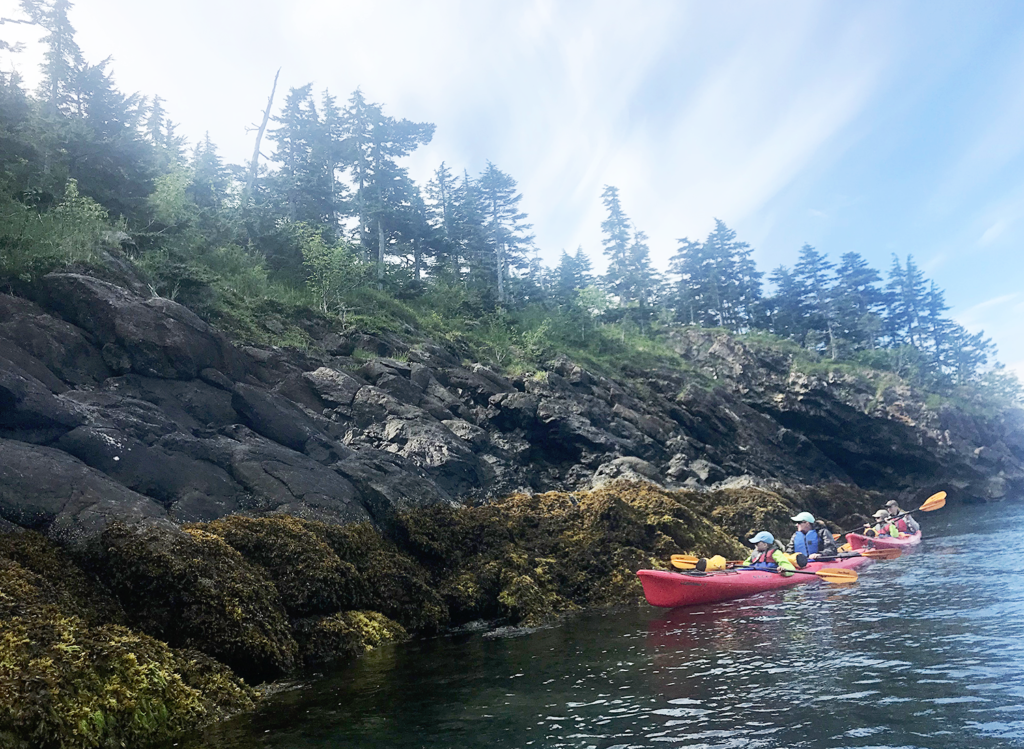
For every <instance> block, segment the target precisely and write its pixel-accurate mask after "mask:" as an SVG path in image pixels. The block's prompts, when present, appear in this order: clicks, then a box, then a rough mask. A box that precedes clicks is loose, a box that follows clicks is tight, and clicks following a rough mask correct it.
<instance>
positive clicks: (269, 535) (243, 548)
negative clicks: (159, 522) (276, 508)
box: [190, 515, 366, 617]
mask: <svg viewBox="0 0 1024 749" xmlns="http://www.w3.org/2000/svg"><path fill="white" fill-rule="evenodd" d="M190 527H191V528H194V529H197V530H203V531H206V532H208V533H212V534H214V535H216V536H219V537H220V538H222V539H224V540H225V541H226V542H227V543H228V545H230V546H231V547H232V548H233V549H235V550H236V551H238V552H239V553H240V554H241V555H242V556H243V557H244V558H245V560H246V561H247V562H249V563H250V564H252V565H256V566H259V567H261V568H262V569H263V570H264V572H265V573H266V574H267V576H268V577H269V578H270V579H271V580H273V581H274V585H275V586H276V587H277V591H278V593H279V594H280V596H281V601H282V603H283V604H284V607H285V609H286V610H287V611H288V614H289V616H292V617H308V616H311V615H314V614H329V613H333V612H335V611H339V610H340V609H343V608H354V607H356V606H358V605H359V604H360V603H362V602H365V599H366V591H365V583H364V582H363V579H362V576H361V575H360V574H359V571H358V570H357V569H356V567H355V565H354V564H352V563H351V562H346V561H343V560H342V559H340V558H339V557H338V555H337V553H335V551H334V549H332V548H331V546H330V544H329V543H328V542H327V541H326V540H325V538H326V537H327V536H328V534H327V532H326V528H327V526H326V525H325V524H323V523H318V522H313V521H308V520H300V519H299V518H295V517H291V516H287V515H274V516H270V517H262V518H247V517H241V516H238V515H235V516H231V517H226V518H222V519H220V520H216V521H214V522H212V523H205V524H203V525H193V526H190Z"/></svg>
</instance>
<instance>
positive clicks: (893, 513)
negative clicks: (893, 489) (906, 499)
mask: <svg viewBox="0 0 1024 749" xmlns="http://www.w3.org/2000/svg"><path fill="white" fill-rule="evenodd" d="M885 509H886V511H888V513H889V517H892V518H895V517H898V516H900V515H903V517H901V518H900V519H899V520H897V521H896V527H897V528H899V529H900V531H902V532H903V533H917V532H918V531H919V530H921V526H920V525H919V524H918V522H917V521H916V520H914V516H913V515H911V514H910V513H909V512H908V513H907V514H905V515H904V514H903V510H901V509H900V503H899V502H897V501H896V500H895V499H890V500H889V501H888V502H886V503H885Z"/></svg>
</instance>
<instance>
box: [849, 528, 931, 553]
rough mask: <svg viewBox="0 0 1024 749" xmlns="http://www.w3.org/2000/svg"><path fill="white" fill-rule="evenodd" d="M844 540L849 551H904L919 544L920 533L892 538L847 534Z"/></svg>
mask: <svg viewBox="0 0 1024 749" xmlns="http://www.w3.org/2000/svg"><path fill="white" fill-rule="evenodd" d="M846 540H847V542H849V544H850V548H851V549H904V548H906V547H907V546H917V545H918V544H919V543H921V531H918V532H917V533H911V534H908V535H904V536H900V537H899V538H893V537H892V536H862V535H861V534H860V533H847V534H846Z"/></svg>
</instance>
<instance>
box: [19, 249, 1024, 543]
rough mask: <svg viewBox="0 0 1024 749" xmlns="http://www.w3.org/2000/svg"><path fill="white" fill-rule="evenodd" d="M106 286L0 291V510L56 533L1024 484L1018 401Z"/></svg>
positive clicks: (124, 283)
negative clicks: (596, 360) (641, 495)
mask: <svg viewBox="0 0 1024 749" xmlns="http://www.w3.org/2000/svg"><path fill="white" fill-rule="evenodd" d="M108 278H111V274H108ZM113 281H116V282H112V281H111V280H100V279H99V278H95V277H91V276H87V275H82V274H76V273H52V274H50V275H47V276H45V277H44V278H42V279H40V280H39V281H38V282H36V283H33V284H30V285H26V286H24V287H21V288H19V289H18V291H19V295H17V296H16V295H12V294H2V295H0V518H2V521H0V522H8V523H12V524H15V525H18V526H22V527H26V528H31V529H35V530H38V531H41V532H43V533H45V534H47V535H49V536H50V537H52V538H55V539H59V540H70V539H74V538H78V537H88V536H90V535H95V534H96V533H97V532H99V531H100V530H101V529H102V528H103V527H105V526H106V524H107V523H109V522H110V520H111V519H113V518H119V519H123V520H141V521H145V522H146V523H157V524H160V523H167V524H171V523H179V524H180V523H184V522H195V521H210V520H214V519H216V518H219V517H222V516H226V515H231V514H236V513H244V514H249V515H263V514H269V513H287V514H291V515H295V516H298V517H301V518H306V519H312V520H320V521H324V522H327V523H348V522H352V521H361V520H370V521H373V522H374V523H376V524H378V525H379V524H381V523H385V522H386V521H387V518H388V517H389V516H391V515H392V514H394V513H395V512H397V511H403V510H408V509H412V508H416V507H423V506H429V505H435V504H453V503H458V502H460V501H465V500H468V499H479V498H486V497H496V496H502V495H507V494H509V493H512V492H516V491H527V492H535V491H546V490H553V489H566V490H576V489H585V488H591V487H596V486H600V485H602V484H604V483H606V482H607V481H608V480H610V479H614V478H617V477H627V478H630V477H631V478H643V479H646V480H650V481H654V482H657V483H660V484H662V485H665V486H667V487H670V488H672V487H680V488H689V489H702V488H711V487H727V486H737V485H763V486H768V487H773V488H776V489H781V488H784V487H795V486H800V485H812V484H821V483H836V482H838V483H844V484H850V485H856V486H859V487H861V488H865V489H872V490H879V491H883V492H892V493H903V494H905V495H907V494H909V495H914V496H916V495H917V494H923V493H927V492H928V491H929V490H931V489H932V488H933V487H935V486H941V487H942V488H946V489H949V490H951V494H952V495H953V496H954V498H960V499H963V500H968V501H979V500H983V501H988V500H998V499H1001V498H1003V497H1005V496H1007V495H1010V494H1012V493H1014V492H1020V490H1021V488H1022V487H1024V418H1022V412H1021V411H1020V410H1017V409H1014V410H1010V411H1007V412H1004V413H1001V414H997V415H993V416H978V415H972V414H969V413H966V412H965V411H963V410H959V409H957V408H954V407H952V406H940V407H928V406H926V405H925V399H924V397H923V396H922V395H920V394H918V393H915V392H913V391H912V390H911V389H910V388H908V387H906V386H905V385H903V384H901V383H899V382H898V381H895V380H893V379H892V378H891V376H890V377H888V378H887V377H886V376H883V375H881V374H872V373H868V375H866V376H865V375H863V374H859V375H856V376H854V375H843V374H834V373H833V374H828V375H820V376H814V375H807V374H801V373H799V372H795V371H794V370H793V367H792V362H791V361H790V360H789V358H788V357H787V356H786V355H785V354H782V353H780V352H779V351H778V350H773V349H770V348H765V349H761V350H758V349H757V348H754V347H751V346H749V345H745V344H743V343H741V342H739V341H737V340H735V339H733V338H731V337H729V336H728V335H726V334H724V333H714V332H708V331H700V330H693V329H680V330H679V331H677V332H676V333H675V334H674V335H673V336H672V339H671V343H672V345H673V347H674V348H675V349H676V351H678V352H679V353H680V354H681V355H682V357H683V358H684V360H685V361H686V362H689V363H690V365H691V368H690V369H682V368H675V369H670V368H667V367H666V368H661V369H657V370H643V371H641V370H635V371H626V372H625V373H623V375H622V376H621V377H618V378H616V379H612V378H610V377H607V376H602V375H600V374H598V373H595V372H592V371H588V370H587V369H585V368H583V367H581V366H578V365H577V364H575V363H573V362H572V361H570V360H568V359H566V358H564V357H556V358H555V359H553V360H552V361H550V362H549V363H548V365H547V366H546V367H545V368H544V369H542V370H541V371H538V372H536V373H533V374H530V375H528V376H522V375H520V376H515V377H509V376H506V375H504V374H502V373H501V372H499V371H495V369H492V368H488V367H487V366H484V365H483V364H479V363H470V362H465V361H462V360H460V358H459V357H458V355H457V352H453V351H450V350H447V349H445V348H443V347H440V346H438V345H436V344H434V343H432V342H430V341H428V340H424V339H422V338H420V339H415V338H414V337H410V339H409V340H399V339H397V338H395V337H389V336H371V335H366V334H358V333H350V334H349V335H339V334H338V333H335V332H330V331H325V332H323V334H322V335H321V337H320V339H319V340H318V341H317V344H316V345H315V346H313V347H311V348H310V349H309V350H307V351H296V350H282V349H269V348H254V347H248V346H238V345H234V344H233V343H232V342H231V341H229V340H228V339H227V338H226V337H225V336H224V335H223V334H222V333H220V332H219V331H218V330H216V329H215V328H213V327H211V326H210V325H209V324H207V323H206V322H204V321H203V320H201V319H200V318H198V317H197V316H196V315H195V314H193V313H192V312H190V311H189V310H188V309H187V308H185V307H183V306H181V305H179V304H176V303H175V302H173V301H170V300H167V299H163V298H160V297H154V296H151V295H148V294H147V293H146V292H145V287H144V286H143V285H142V284H141V282H139V281H138V279H136V278H134V277H133V276H132V275H131V273H130V269H125V268H123V269H122V272H121V273H120V274H119V275H115V276H113ZM366 351H372V352H375V353H376V354H378V356H376V357H372V358H367V356H366V355H365V352H366ZM353 354H359V357H358V358H354V357H353Z"/></svg>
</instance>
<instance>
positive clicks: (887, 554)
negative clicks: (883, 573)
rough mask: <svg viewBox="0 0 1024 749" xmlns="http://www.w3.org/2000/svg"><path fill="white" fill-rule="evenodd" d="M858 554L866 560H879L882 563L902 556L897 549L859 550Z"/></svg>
mask: <svg viewBox="0 0 1024 749" xmlns="http://www.w3.org/2000/svg"><path fill="white" fill-rule="evenodd" d="M859 553H860V555H861V556H862V557H867V558H868V559H881V560H884V561H889V560H892V559H899V558H900V555H901V554H903V552H902V551H900V550H899V549H860V550H859Z"/></svg>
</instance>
